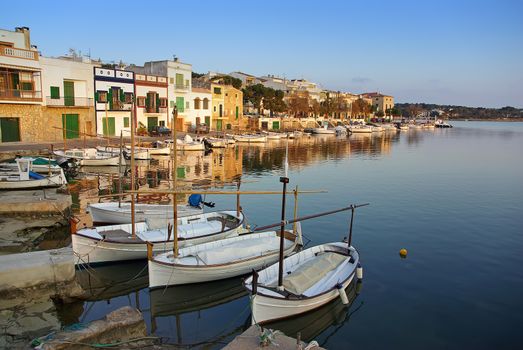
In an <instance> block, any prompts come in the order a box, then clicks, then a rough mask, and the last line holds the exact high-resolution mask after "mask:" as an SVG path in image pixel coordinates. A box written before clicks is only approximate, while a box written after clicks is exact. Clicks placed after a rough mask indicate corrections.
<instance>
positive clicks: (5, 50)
mask: <svg viewBox="0 0 523 350" xmlns="http://www.w3.org/2000/svg"><path fill="white" fill-rule="evenodd" d="M0 56H6V57H13V58H22V59H26V60H32V61H38V51H32V50H25V49H16V48H14V47H9V46H0Z"/></svg>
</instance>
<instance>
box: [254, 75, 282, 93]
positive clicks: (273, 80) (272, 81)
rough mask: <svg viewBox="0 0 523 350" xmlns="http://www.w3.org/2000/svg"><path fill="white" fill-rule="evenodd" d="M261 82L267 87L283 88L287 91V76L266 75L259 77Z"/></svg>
mask: <svg viewBox="0 0 523 350" xmlns="http://www.w3.org/2000/svg"><path fill="white" fill-rule="evenodd" d="M259 79H260V81H261V83H262V84H263V86H265V87H269V88H271V89H274V90H281V91H284V92H285V93H287V90H288V88H287V83H288V80H287V79H285V78H281V77H277V76H275V75H271V74H269V75H264V76H262V77H259Z"/></svg>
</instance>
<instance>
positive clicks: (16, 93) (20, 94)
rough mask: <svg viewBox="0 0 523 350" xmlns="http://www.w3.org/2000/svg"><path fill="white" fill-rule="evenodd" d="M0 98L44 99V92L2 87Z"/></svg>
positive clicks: (20, 99) (18, 99)
mask: <svg viewBox="0 0 523 350" xmlns="http://www.w3.org/2000/svg"><path fill="white" fill-rule="evenodd" d="M0 100H16V101H42V92H41V91H34V90H12V89H1V88H0Z"/></svg>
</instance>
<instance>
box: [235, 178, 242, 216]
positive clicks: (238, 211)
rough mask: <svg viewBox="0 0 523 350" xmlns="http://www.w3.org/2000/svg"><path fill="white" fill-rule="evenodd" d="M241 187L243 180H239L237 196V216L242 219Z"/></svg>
mask: <svg viewBox="0 0 523 350" xmlns="http://www.w3.org/2000/svg"><path fill="white" fill-rule="evenodd" d="M240 185H241V180H240V179H238V184H237V185H236V186H237V188H238V193H237V194H236V216H237V217H240Z"/></svg>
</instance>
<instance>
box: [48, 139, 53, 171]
mask: <svg viewBox="0 0 523 350" xmlns="http://www.w3.org/2000/svg"><path fill="white" fill-rule="evenodd" d="M52 152H53V145H51V152H49V154H48V155H47V163H48V164H47V172H48V174H47V175H48V176H49V177H51V153H52Z"/></svg>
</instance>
